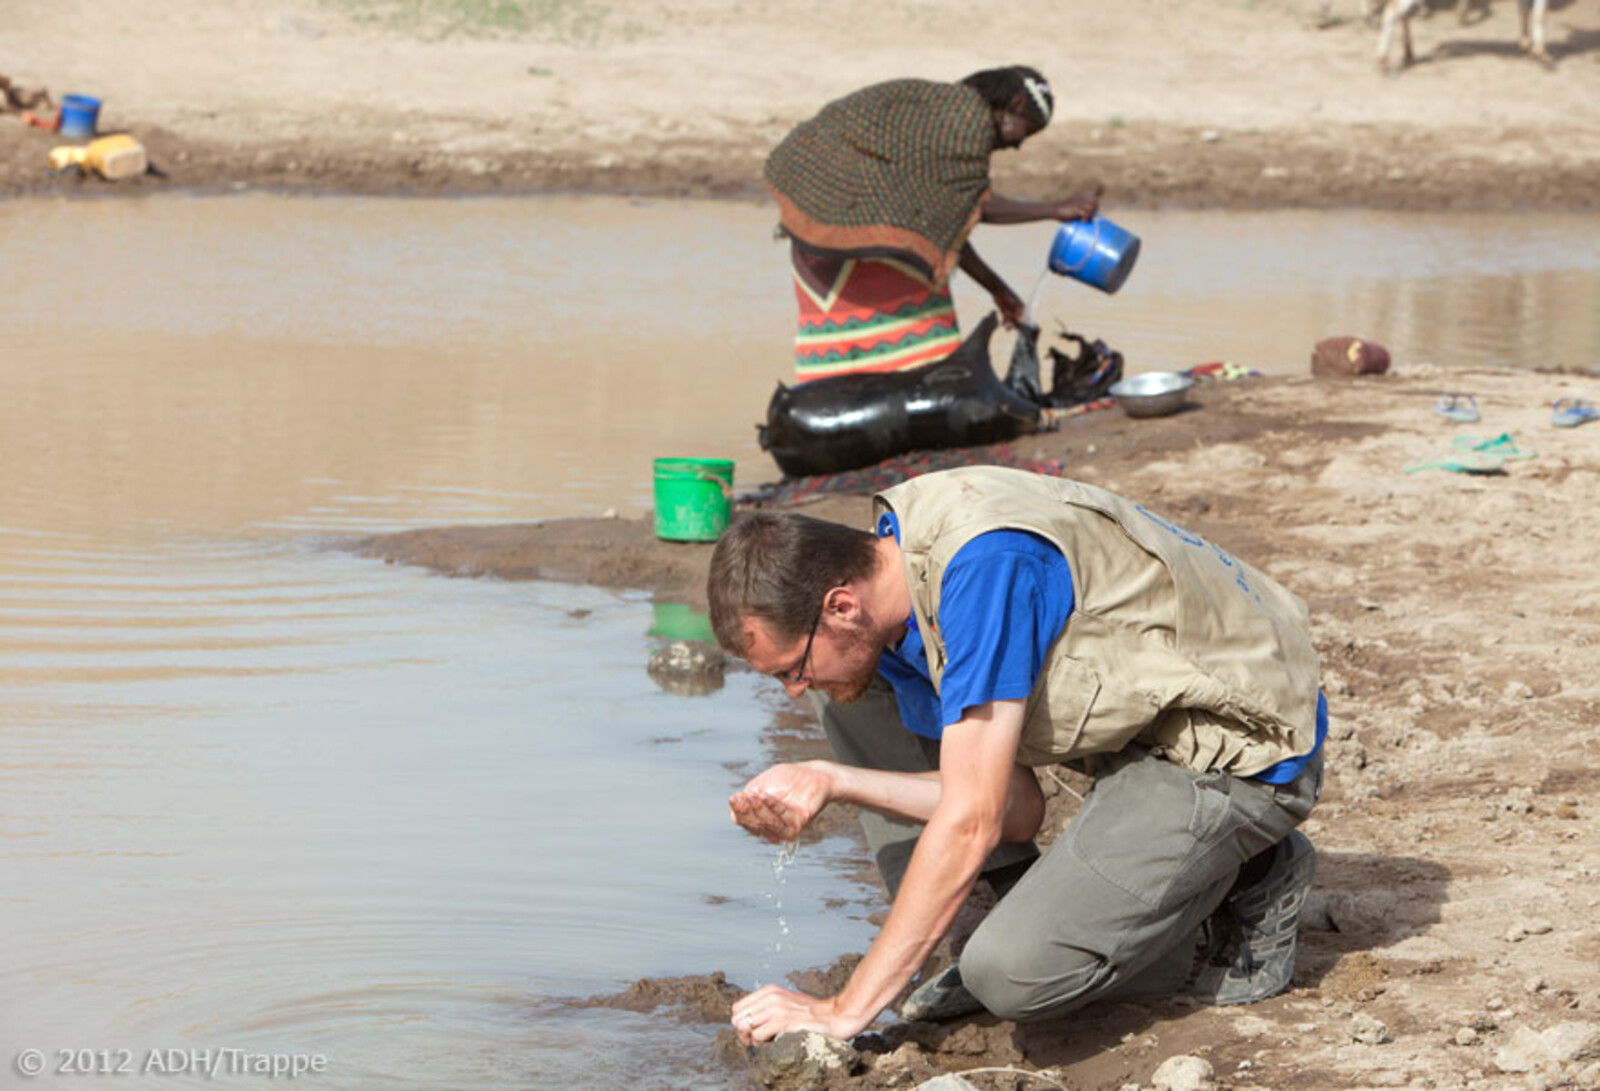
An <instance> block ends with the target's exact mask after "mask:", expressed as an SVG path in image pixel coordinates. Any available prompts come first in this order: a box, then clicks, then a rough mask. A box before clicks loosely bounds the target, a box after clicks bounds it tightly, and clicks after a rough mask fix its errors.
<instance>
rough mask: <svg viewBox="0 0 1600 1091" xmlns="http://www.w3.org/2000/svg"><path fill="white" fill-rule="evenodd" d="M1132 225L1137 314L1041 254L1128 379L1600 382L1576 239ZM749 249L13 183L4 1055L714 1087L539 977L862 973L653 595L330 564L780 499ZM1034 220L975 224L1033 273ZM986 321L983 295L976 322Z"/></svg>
mask: <svg viewBox="0 0 1600 1091" xmlns="http://www.w3.org/2000/svg"><path fill="white" fill-rule="evenodd" d="M1118 219H1119V222H1121V223H1122V224H1123V225H1124V226H1125V227H1128V228H1129V229H1131V230H1134V231H1136V232H1138V233H1139V234H1141V235H1142V236H1143V237H1144V239H1145V252H1144V255H1143V256H1142V258H1141V262H1140V266H1139V268H1138V269H1137V270H1136V272H1135V274H1134V276H1133V278H1132V279H1131V280H1130V281H1129V283H1128V286H1127V287H1126V288H1124V290H1123V292H1122V293H1121V294H1119V295H1118V296H1116V297H1103V296H1099V295H1097V294H1096V293H1094V292H1092V291H1091V290H1089V289H1086V288H1083V287H1081V286H1078V285H1075V284H1072V283H1070V282H1068V281H1064V280H1060V279H1058V278H1053V277H1049V278H1045V279H1044V280H1043V281H1042V282H1041V283H1040V285H1039V288H1038V294H1037V297H1036V303H1037V310H1038V312H1039V315H1040V317H1042V318H1043V319H1045V320H1046V322H1050V321H1052V320H1053V319H1054V318H1056V317H1062V318H1065V319H1067V320H1068V321H1069V322H1070V323H1071V324H1072V325H1073V326H1074V328H1078V329H1082V330H1084V331H1085V332H1088V333H1091V334H1095V335H1098V336H1102V337H1105V338H1106V339H1108V340H1110V341H1111V342H1112V343H1113V344H1115V345H1117V346H1118V347H1119V348H1121V349H1122V350H1123V351H1124V352H1125V353H1126V354H1127V356H1128V359H1129V362H1130V366H1131V367H1132V368H1133V369H1135V370H1148V369H1152V368H1161V367H1178V366H1188V365H1191V364H1194V363H1201V362H1205V361H1207V360H1213V359H1226V360H1233V361H1234V362H1237V363H1240V364H1244V365H1247V366H1253V367H1258V368H1261V369H1263V370H1266V371H1271V372H1278V373H1292V372H1298V371H1300V370H1302V369H1303V368H1304V362H1305V359H1306V356H1307V353H1308V350H1309V346H1310V344H1311V342H1313V341H1314V340H1316V339H1317V338H1318V337H1321V336H1324V335H1326V334H1333V333H1356V334H1361V335H1365V336H1368V337H1372V338H1375V339H1377V340H1380V341H1383V342H1385V343H1387V344H1388V345H1389V346H1390V347H1391V349H1393V350H1394V351H1395V353H1396V356H1397V357H1398V358H1399V359H1400V360H1401V361H1402V363H1403V362H1404V361H1406V360H1415V359H1427V360H1431V361H1435V362H1439V363H1445V364H1449V363H1463V364H1480V363H1510V364H1513V365H1517V366H1541V365H1566V366H1574V367H1593V366H1596V365H1597V364H1600V305H1597V304H1600V245H1597V241H1600V240H1597V239H1596V228H1595V225H1594V222H1593V221H1592V219H1591V218H1583V217H1564V216H1553V215H1529V216H1517V217H1504V218H1493V219H1489V218H1477V219H1474V218H1455V217H1432V218H1423V217H1416V216H1396V215H1380V214H1329V213H1274V214H1263V215H1239V214H1196V213H1178V212H1159V213H1156V212H1148V213H1137V214H1135V213H1131V212H1130V213H1127V214H1125V215H1123V214H1118ZM770 227H771V217H770V215H769V213H768V211H767V210H766V209H764V208H762V207H759V206H755V205H740V204H730V205H723V204H696V203H634V202H627V201H622V200H598V199H560V200H556V199H550V200H515V201H512V200H481V201H454V202H425V201H403V200H387V201H384V200H360V199H331V200H305V199H287V198H281V197H267V196H241V197H235V198H206V199H181V198H178V199H151V200H140V201H131V202H114V201H103V202H54V201H46V200H38V201H23V202H17V203H13V204H8V205H3V206H0V238H3V239H4V240H5V243H4V247H3V249H0V270H3V271H4V284H5V288H4V291H3V292H0V394H3V397H0V683H3V691H0V692H3V693H4V698H3V709H4V711H3V717H0V738H3V741H4V745H5V748H6V752H7V759H6V761H5V762H4V763H3V766H0V854H3V858H4V867H5V870H6V873H7V876H8V882H7V884H6V887H7V888H6V891H5V894H4V897H3V898H0V932H3V933H4V934H5V935H6V937H7V943H6V945H5V955H4V956H3V958H0V1027H3V1028H4V1030H5V1032H6V1035H5V1036H6V1039H7V1042H6V1044H7V1046H8V1048H12V1049H13V1051H15V1050H17V1049H22V1048H37V1049H40V1050H42V1051H44V1053H45V1058H46V1061H47V1063H48V1064H49V1065H50V1071H52V1072H57V1071H58V1070H59V1068H60V1066H61V1064H62V1063H63V1062H62V1057H63V1056H64V1054H63V1052H62V1051H82V1050H91V1051H109V1052H108V1053H107V1054H106V1057H105V1058H101V1057H98V1056H96V1057H93V1058H91V1059H92V1060H93V1061H94V1063H96V1064H103V1063H106V1062H107V1061H109V1063H110V1064H112V1065H113V1066H122V1065H123V1064H126V1063H131V1064H133V1065H134V1066H135V1067H136V1068H138V1067H140V1066H148V1065H149V1063H150V1062H149V1053H150V1051H152V1050H157V1049H161V1050H165V1049H176V1050H180V1051H204V1050H208V1049H209V1050H211V1051H220V1050H225V1049H236V1050H244V1051H253V1052H256V1053H278V1054H305V1055H310V1054H320V1055H323V1056H325V1057H326V1058H327V1063H328V1066H329V1073H328V1074H327V1075H326V1076H324V1077H322V1078H321V1083H320V1085H322V1086H340V1087H346V1086H347V1087H367V1086H372V1085H374V1084H375V1083H384V1084H386V1085H393V1086H418V1087H437V1086H451V1087H457V1088H468V1087H485V1088H489V1087H494V1088H498V1087H529V1086H540V1087H552V1088H555V1087H573V1086H621V1085H630V1086H662V1087H683V1086H718V1085H720V1083H721V1081H722V1079H723V1076H722V1075H721V1074H720V1073H719V1071H718V1069H717V1067H716V1063H715V1061H714V1059H713V1058H712V1056H711V1050H710V1048H709V1032H707V1031H703V1030H700V1029H696V1028H686V1027H683V1026H679V1025H677V1024H674V1023H670V1021H663V1020H658V1019H651V1018H648V1017H645V1016H638V1015H634V1014H630V1013H627V1012H617V1011H579V1010H573V1009H569V1008H567V1007H564V1006H562V1005H561V1004H560V1003H559V998H560V997H563V996H573V995H582V994H585V993H592V992H597V991H605V990H609V989H612V988H614V987H616V986H617V985H618V984H619V983H621V982H624V981H627V980H630V979H632V978H634V977H638V976H642V975H661V974H678V973H696V972H703V971H706V970H710V969H725V970H727V971H728V973H729V977H730V979H732V980H735V981H737V982H739V983H741V984H745V985H750V984H754V983H755V982H757V981H760V980H775V979H778V978H781V977H782V976H783V975H785V974H787V973H788V972H790V971H791V970H795V969H799V968H803V967H807V966H813V965H818V964H821V963H824V962H826V961H828V960H829V959H830V958H831V957H832V956H833V955H834V954H837V953H838V952H840V951H842V950H850V949H856V950H859V949H861V948H862V947H863V945H864V944H865V943H866V942H867V940H868V938H869V935H870V929H869V928H868V926H867V925H866V924H865V922H864V918H865V916H866V915H867V914H868V913H869V912H871V911H872V910H873V909H874V908H875V906H874V905H872V904H871V902H870V899H869V898H868V897H867V896H866V895H865V894H863V893H862V892H860V891H859V890H857V889H856V888H854V887H851V886H849V885H848V884H847V883H846V881H845V880H844V879H843V878H841V875H842V873H843V870H844V863H845V860H844V857H845V856H846V855H847V853H848V852H849V851H850V850H849V848H848V847H847V846H846V845H845V844H844V843H842V842H841V843H831V842H829V843H824V844H823V845H820V846H816V847H814V848H808V850H807V851H805V852H802V853H801V856H800V858H799V860H798V861H797V862H796V863H795V864H794V865H792V866H791V867H790V868H789V869H788V870H787V872H786V873H785V877H784V883H783V885H782V889H781V891H780V890H779V888H778V885H777V883H776V879H775V877H774V874H773V871H772V868H771V863H772V853H771V850H769V849H767V848H766V847H764V846H760V845H755V844H752V843H749V842H748V841H747V840H746V839H744V838H742V837H739V836H737V835H736V834H735V833H734V832H733V831H732V830H731V828H730V827H729V826H728V824H727V821H726V817H725V812H724V809H723V807H722V805H721V800H722V798H723V797H724V796H725V795H726V793H727V792H728V790H729V789H730V788H731V787H732V786H734V785H736V784H737V782H738V780H739V776H740V770H742V769H746V768H748V769H753V768H755V767H757V766H759V764H760V763H761V762H762V761H763V758H764V755H763V753H762V750H761V745H760V742H759V738H758V729H759V728H760V727H761V726H762V725H763V724H765V723H766V722H767V721H768V720H769V719H770V716H771V713H772V710H773V709H774V708H776V707H778V705H779V703H780V702H781V701H782V697H781V694H779V693H778V692H777V691H776V689H775V687H772V686H770V685H767V684H765V683H763V682H761V681H760V680H756V679H751V678H749V677H748V676H735V677H733V678H732V679H731V680H730V682H729V685H728V686H727V687H726V688H725V689H724V690H722V691H721V692H720V693H719V694H718V695H716V696H715V697H713V698H709V699H685V698H678V697H672V696H669V695H666V694H664V693H662V692H661V691H659V690H658V689H657V688H656V687H655V686H654V685H653V684H652V683H651V682H650V680H649V678H648V677H647V675H646V674H645V672H644V670H643V666H644V663H645V660H646V658H647V656H648V654H649V651H650V649H651V647H652V643H651V640H650V638H649V637H648V636H647V630H648V629H649V628H650V626H651V624H652V619H653V617H654V615H653V613H652V610H651V607H650V605H649V604H648V603H647V602H646V601H644V600H643V598H642V597H640V596H634V595H626V594H624V595H615V594H609V593H605V592H600V591H597V590H594V589H584V588H568V587H559V586H550V585H526V584H524V585H511V586H502V585H496V584H488V583H478V582H471V581H446V580H441V579H437V578H432V577H428V576H425V575H422V574H420V573H417V572H411V571H406V570H399V569H395V568H391V567H385V566H383V565H379V564H376V563H374V562H370V561H364V560H360V559H356V558H353V557H350V556H347V555H344V554H341V553H338V552H331V551H328V550H326V549H322V548H319V546H321V545H323V544H325V543H326V542H327V541H328V540H330V539H337V538H338V537H339V536H341V535H346V534H351V533H356V532H363V533H364V532H370V531H374V530H384V529H393V528H405V527H416V526H426V525H435V524H441V523H464V522H486V521H506V520H522V519H535V518H543V517H551V516H561V515H569V514H595V513H598V512H600V511H603V510H605V509H607V508H617V509H620V510H622V511H624V512H626V513H629V514H632V513H635V512H637V511H640V510H643V509H645V508H647V507H648V505H649V502H650V472H649V461H650V459H651V458H652V457H653V456H656V455H681V454H701V455H715V456H724V457H733V458H736V459H737V460H738V462H739V467H740V469H739V475H740V478H739V479H740V482H741V484H752V483H754V482H756V481H759V480H763V479H767V478H770V477H771V476H773V471H772V468H771V466H770V464H769V463H768V462H767V461H766V460H765V458H764V456H763V455H762V454H761V453H760V451H759V450H758V449H757V447H756V445H755V442H754V429H753V424H754V422H755V421H756V420H757V419H758V418H759V417H760V416H761V414H762V410H763V409H764V406H765V403H766V399H767V397H768V396H769V394H770V393H771V390H772V387H773V385H774V383H776V382H777V381H779V380H780V379H782V378H784V377H785V375H786V372H787V369H788V362H787V359H786V353H787V339H788V337H789V336H790V332H791V330H790V323H791V322H792V304H791V296H790V291H791V289H790V287H789V284H788V280H787V271H786V269H787V266H786V263H785V261H784V254H783V250H782V248H781V246H780V245H779V244H777V243H774V242H773V241H772V240H771V238H770ZM1049 238H1050V231H1049V229H1048V228H1043V227H1037V228H1011V229H1004V230H1002V229H982V231H981V232H980V235H979V238H978V244H979V246H980V248H981V249H982V250H983V252H984V253H985V254H986V256H987V257H988V258H989V260H990V261H991V263H992V264H994V265H995V267H996V268H997V269H999V270H1001V271H1002V272H1003V273H1004V274H1005V275H1006V276H1008V277H1009V278H1010V279H1011V280H1012V282H1013V283H1014V284H1015V285H1016V286H1017V287H1018V289H1019V291H1022V292H1024V293H1025V294H1026V293H1027V292H1029V291H1030V290H1031V289H1033V287H1034V276H1035V273H1036V272H1037V270H1038V269H1039V268H1040V266H1041V264H1042V261H1043V255H1044V253H1045V252H1046V250H1047V249H1048V243H1049ZM982 304H983V301H982V300H981V299H979V298H977V297H976V296H975V295H974V294H973V293H972V292H971V290H970V289H969V288H968V287H966V286H963V287H961V288H960V289H959V291H958V305H959V306H960V308H961V309H962V313H963V314H964V315H965V316H966V317H967V319H968V321H969V323H970V320H971V318H972V317H973V316H976V315H977V314H979V313H981V309H982ZM1004 351H1005V346H1004V344H997V346H996V355H997V358H1000V359H1003V358H1004ZM730 766H732V767H731V768H730ZM777 896H781V897H782V899H783V902H784V905H783V910H782V916H783V917H784V922H785V925H786V927H787V929H788V931H787V932H786V933H782V932H780V929H779V925H778V922H777V917H778V915H779V914H778V911H777V910H776V909H775V906H774V904H773V902H774V898H775V897H777ZM830 899H843V901H844V908H842V909H840V908H838V907H837V905H835V906H834V907H833V908H829V907H828V903H829V900H830ZM780 945H781V946H780ZM123 1051H126V1059H125V1057H124V1053H123ZM78 1059H79V1060H81V1056H79V1057H78ZM4 1063H5V1064H6V1065H7V1066H8V1070H9V1066H10V1065H11V1064H12V1058H11V1057H9V1056H8V1057H6V1058H4ZM103 1078H104V1077H103V1076H96V1075H93V1074H88V1073H86V1074H83V1075H81V1076H68V1075H58V1076H57V1077H56V1079H57V1080H58V1082H60V1083H63V1084H68V1085H70V1084H74V1083H78V1082H82V1083H83V1084H84V1085H85V1086H88V1085H90V1084H91V1083H92V1082H93V1081H95V1080H97V1079H103ZM201 1082H205V1081H204V1080H203V1079H202V1078H201V1077H198V1076H195V1075H194V1074H192V1073H190V1074H187V1075H183V1076H170V1075H161V1074H152V1073H149V1072H145V1073H142V1074H141V1073H139V1072H135V1073H133V1074H132V1075H131V1076H129V1075H124V1082H123V1084H122V1086H152V1087H154V1086H163V1087H165V1086H174V1085H176V1086H187V1085H191V1084H192V1085H195V1086H198V1085H199V1084H200V1083H201Z"/></svg>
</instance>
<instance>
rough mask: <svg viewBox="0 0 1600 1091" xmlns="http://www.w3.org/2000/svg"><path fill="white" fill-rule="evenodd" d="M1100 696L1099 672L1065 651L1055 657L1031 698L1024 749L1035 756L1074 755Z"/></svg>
mask: <svg viewBox="0 0 1600 1091" xmlns="http://www.w3.org/2000/svg"><path fill="white" fill-rule="evenodd" d="M1099 696H1100V675H1099V674H1097V673H1096V672H1095V670H1094V668H1093V667H1090V666H1089V665H1088V664H1086V663H1084V662H1082V661H1080V660H1077V659H1071V658H1068V657H1067V656H1064V655H1058V656H1055V657H1054V658H1053V661H1052V662H1051V663H1050V665H1049V666H1048V668H1047V669H1046V673H1045V680H1044V685H1043V686H1041V687H1039V688H1038V689H1037V690H1036V691H1035V693H1034V695H1033V697H1032V698H1031V699H1030V700H1029V702H1028V714H1027V717H1026V718H1025V719H1024V720H1023V721H1022V749H1023V750H1025V751H1027V752H1029V754H1028V756H1032V757H1050V758H1053V759H1054V760H1056V761H1066V760H1067V759H1068V758H1069V757H1075V756H1076V755H1075V754H1074V751H1075V750H1076V749H1077V746H1078V743H1079V740H1080V739H1081V738H1082V737H1083V727H1084V724H1086V723H1088V721H1089V713H1090V711H1091V710H1092V709H1093V708H1094V702H1095V698H1097V697H1099Z"/></svg>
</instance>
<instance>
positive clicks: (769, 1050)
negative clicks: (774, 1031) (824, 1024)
mask: <svg viewBox="0 0 1600 1091" xmlns="http://www.w3.org/2000/svg"><path fill="white" fill-rule="evenodd" d="M860 1062H861V1054H859V1053H857V1052H856V1050H855V1048H854V1047H853V1046H851V1045H850V1043H849V1042H842V1041H840V1040H839V1039H837V1038H830V1037H828V1036H827V1035H826V1034H818V1033H817V1032H816V1031H813V1030H803V1031H790V1032H789V1033H787V1034H780V1035H778V1036H777V1037H776V1038H774V1039H773V1040H772V1041H770V1042H768V1043H766V1044H765V1045H763V1046H759V1047H757V1049H756V1052H755V1057H754V1058H753V1059H752V1060H751V1061H750V1076H751V1078H753V1079H754V1080H755V1081H756V1082H757V1083H758V1084H760V1085H761V1086H762V1087H765V1088H767V1091H808V1089H809V1088H814V1087H820V1086H822V1085H823V1084H824V1083H826V1082H827V1079H828V1074H829V1073H840V1072H850V1071H852V1070H853V1069H854V1068H855V1067H856V1065H858V1064H859V1063H860ZM969 1086H970V1085H969Z"/></svg>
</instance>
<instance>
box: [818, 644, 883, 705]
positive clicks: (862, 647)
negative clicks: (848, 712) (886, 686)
mask: <svg viewBox="0 0 1600 1091" xmlns="http://www.w3.org/2000/svg"><path fill="white" fill-rule="evenodd" d="M846 639H847V641H848V643H847V644H846V646H845V647H844V648H843V649H841V651H842V653H843V654H844V655H845V656H847V657H848V659H850V660H852V661H853V660H854V659H855V658H856V657H857V656H860V659H861V674H860V677H855V678H850V679H848V680H847V681H844V682H836V683H834V684H832V685H828V686H823V687H822V691H823V692H824V693H826V694H827V695H828V698H829V700H831V701H833V702H834V703H835V704H840V705H848V704H851V703H852V702H854V701H859V700H860V699H861V696H862V694H864V693H866V692H867V690H868V689H870V688H871V686H872V679H873V677H874V676H875V675H876V674H877V673H878V659H879V657H881V656H882V655H883V648H882V646H881V645H879V644H878V643H877V641H875V640H874V639H873V637H872V633H871V632H870V631H860V630H858V631H855V632H852V633H850V634H849V636H848V637H847V638H846Z"/></svg>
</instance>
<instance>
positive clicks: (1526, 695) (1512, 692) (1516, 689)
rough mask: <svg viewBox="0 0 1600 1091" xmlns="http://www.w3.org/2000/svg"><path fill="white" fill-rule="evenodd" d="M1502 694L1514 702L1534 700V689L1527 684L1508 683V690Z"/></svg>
mask: <svg viewBox="0 0 1600 1091" xmlns="http://www.w3.org/2000/svg"><path fill="white" fill-rule="evenodd" d="M1502 692H1504V693H1505V695H1506V697H1507V698H1509V699H1510V700H1513V701H1531V700H1532V699H1533V687H1532V686H1530V685H1528V683H1526V682H1507V683H1506V688H1505V689H1504V690H1503V691H1502Z"/></svg>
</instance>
